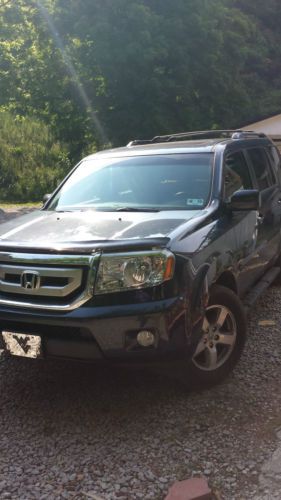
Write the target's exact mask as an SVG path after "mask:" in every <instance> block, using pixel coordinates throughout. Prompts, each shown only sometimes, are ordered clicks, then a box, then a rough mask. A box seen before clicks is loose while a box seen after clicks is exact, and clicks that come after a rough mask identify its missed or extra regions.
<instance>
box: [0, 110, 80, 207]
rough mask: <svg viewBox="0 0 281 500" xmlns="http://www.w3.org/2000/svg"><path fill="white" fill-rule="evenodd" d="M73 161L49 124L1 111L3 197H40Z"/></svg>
mask: <svg viewBox="0 0 281 500" xmlns="http://www.w3.org/2000/svg"><path fill="white" fill-rule="evenodd" d="M69 167H70V164H69V160H68V157H67V154H66V152H65V150H64V148H63V147H62V145H61V144H59V143H57V142H55V141H54V139H53V136H52V134H51V133H50V130H49V128H48V126H47V125H45V124H44V123H42V122H40V121H39V120H35V119H32V118H23V117H19V116H13V115H12V114H10V113H8V112H7V111H2V112H0V172H1V177H0V200H1V201H6V200H11V201H29V200H33V201H36V200H41V199H42V196H43V194H45V193H46V192H50V190H53V189H54V188H55V187H56V186H57V184H58V182H59V180H61V179H62V178H63V176H64V175H65V174H66V171H67V170H68V169H69Z"/></svg>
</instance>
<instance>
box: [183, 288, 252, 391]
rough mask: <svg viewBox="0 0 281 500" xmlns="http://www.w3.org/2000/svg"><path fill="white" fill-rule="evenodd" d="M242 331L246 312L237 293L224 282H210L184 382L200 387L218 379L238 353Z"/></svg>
mask: <svg viewBox="0 0 281 500" xmlns="http://www.w3.org/2000/svg"><path fill="white" fill-rule="evenodd" d="M246 331H247V322H246V314H245V310H244V308H243V305H242V303H241V301H240V300H239V298H238V297H237V295H236V294H235V293H234V292H233V291H232V290H230V289H228V288H226V287H224V286H221V285H214V286H213V287H212V289H211V293H210V299H209V303H208V306H207V308H206V311H205V317H204V321H203V334H202V338H201V340H200V342H199V344H198V346H197V348H196V350H195V353H194V355H193V358H192V359H191V360H190V361H189V362H188V363H187V364H186V367H185V369H184V373H183V375H184V380H185V382H186V383H187V384H188V385H191V386H192V387H200V388H207V387H211V386H213V385H216V384H218V383H220V382H222V381H223V380H224V379H225V378H226V377H227V376H228V374H229V373H230V372H231V371H232V370H233V368H234V367H235V365H236V363H237V362H238V360H239V358H240V356H241V354H242V351H243V348H244V345H245V340H246ZM181 378H182V377H181Z"/></svg>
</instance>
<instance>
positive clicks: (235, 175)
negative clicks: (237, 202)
mask: <svg viewBox="0 0 281 500" xmlns="http://www.w3.org/2000/svg"><path fill="white" fill-rule="evenodd" d="M239 189H253V183H252V179H251V176H250V172H249V167H248V165H247V163H246V160H245V158H244V155H243V153H241V152H240V153H233V154H230V155H228V156H227V157H226V159H225V178H224V190H225V197H226V198H230V197H231V196H232V195H233V193H235V191H238V190H239Z"/></svg>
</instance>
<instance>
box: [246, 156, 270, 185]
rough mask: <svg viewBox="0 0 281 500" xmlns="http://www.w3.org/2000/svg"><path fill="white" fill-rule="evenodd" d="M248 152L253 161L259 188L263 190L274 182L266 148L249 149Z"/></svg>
mask: <svg viewBox="0 0 281 500" xmlns="http://www.w3.org/2000/svg"><path fill="white" fill-rule="evenodd" d="M247 153H248V155H249V156H250V159H251V161H252V164H253V168H254V171H255V174H256V178H257V183H258V187H259V189H260V190H261V191H262V190H263V189H266V188H267V187H269V186H271V185H272V184H274V183H275V181H274V179H273V176H272V173H271V170H270V165H269V162H268V159H267V155H266V152H265V150H264V149H263V148H255V149H248V150H247Z"/></svg>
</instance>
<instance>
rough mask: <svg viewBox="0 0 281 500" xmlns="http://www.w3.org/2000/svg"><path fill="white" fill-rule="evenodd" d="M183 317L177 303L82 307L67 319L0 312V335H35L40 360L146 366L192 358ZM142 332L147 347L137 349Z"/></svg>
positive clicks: (183, 310) (26, 312) (45, 314)
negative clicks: (148, 337)
mask: <svg viewBox="0 0 281 500" xmlns="http://www.w3.org/2000/svg"><path fill="white" fill-rule="evenodd" d="M186 317H187V314H186V308H185V305H184V301H183V300H182V298H181V297H174V298H169V299H164V300H158V301H151V302H148V303H140V304H130V305H114V306H112V305H111V306H103V307H93V306H89V307H87V305H85V306H84V307H81V308H79V309H76V310H74V311H69V312H67V313H54V312H46V311H30V310H27V309H18V308H13V309H11V308H4V307H3V306H2V307H1V309H0V330H1V331H12V332H17V333H28V334H33V335H36V334H37V335H40V336H41V338H42V352H43V356H44V357H64V358H74V359H82V360H83V359H84V360H97V359H100V360H108V361H110V360H111V361H114V360H115V361H125V362H128V361H133V360H140V361H145V360H147V361H149V360H161V359H169V358H181V357H185V356H186V355H188V353H192V342H191V340H192V339H191V335H190V334H191V332H190V331H189V327H188V325H187V321H186ZM144 329H145V330H150V331H151V332H152V333H153V334H154V336H155V343H154V345H153V346H150V347H142V346H140V345H138V343H137V341H136V337H137V334H138V332H139V331H140V330H144Z"/></svg>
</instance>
